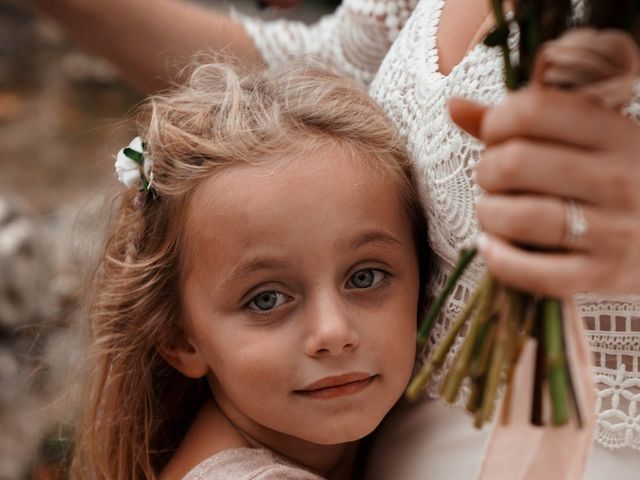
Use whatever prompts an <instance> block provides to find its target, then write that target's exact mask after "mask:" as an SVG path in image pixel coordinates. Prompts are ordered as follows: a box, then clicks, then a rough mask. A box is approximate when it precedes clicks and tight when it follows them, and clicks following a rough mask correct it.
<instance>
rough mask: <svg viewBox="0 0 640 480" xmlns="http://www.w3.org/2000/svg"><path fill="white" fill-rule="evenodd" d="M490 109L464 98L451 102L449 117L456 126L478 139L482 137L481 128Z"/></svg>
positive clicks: (453, 99)
mask: <svg viewBox="0 0 640 480" xmlns="http://www.w3.org/2000/svg"><path fill="white" fill-rule="evenodd" d="M487 109H488V107H486V106H484V105H479V104H477V103H474V102H472V101H470V100H466V99H464V98H456V97H454V98H451V99H450V100H449V115H450V116H451V119H452V120H453V121H454V123H455V124H456V125H458V126H459V127H460V128H462V129H463V130H464V131H466V132H467V133H469V134H470V135H473V136H474V137H476V138H479V137H480V126H481V125H482V119H483V117H484V114H485V112H486V111H487Z"/></svg>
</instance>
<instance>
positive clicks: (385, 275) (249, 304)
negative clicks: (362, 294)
mask: <svg viewBox="0 0 640 480" xmlns="http://www.w3.org/2000/svg"><path fill="white" fill-rule="evenodd" d="M367 271H371V272H374V281H375V275H376V274H382V278H380V279H379V280H378V281H377V282H375V283H373V284H372V285H370V286H368V287H357V286H349V284H353V278H354V277H355V276H356V275H357V274H358V273H361V272H367ZM390 276H391V274H390V273H389V272H387V271H385V270H382V269H380V268H361V269H359V270H357V271H355V272H354V273H353V274H352V275H350V276H349V279H348V281H347V286H346V288H347V289H349V290H361V291H364V290H371V289H375V288H379V287H381V286H383V285H385V284H386V283H387V282H388V280H389V277H390ZM271 293H273V294H275V295H277V296H278V297H279V298H278V299H277V300H276V305H275V306H274V307H272V308H270V309H268V310H262V309H260V308H259V307H258V306H257V305H256V304H255V302H256V300H257V299H258V298H259V297H260V296H261V295H265V294H271ZM283 298H284V299H285V300H286V299H291V298H292V297H291V296H289V295H286V294H284V293H282V292H279V291H277V290H263V291H262V292H258V293H256V294H255V295H254V296H253V297H251V298H250V299H249V301H248V302H247V303H246V304H245V308H246V309H248V310H250V311H251V312H253V313H255V314H258V315H269V314H271V313H272V312H274V311H275V310H277V309H278V308H280V307H281V306H282V305H284V304H286V303H288V302H286V301H285V302H282V303H279V304H278V302H280V301H281V300H282V299H283ZM252 305H254V307H252Z"/></svg>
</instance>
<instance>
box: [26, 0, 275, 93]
mask: <svg viewBox="0 0 640 480" xmlns="http://www.w3.org/2000/svg"><path fill="white" fill-rule="evenodd" d="M30 1H31V2H32V3H33V4H34V5H36V6H37V7H38V8H39V9H40V10H41V11H43V12H44V13H46V14H47V15H49V16H50V17H52V18H54V19H55V20H56V21H58V22H59V23H60V24H61V25H62V26H63V28H64V29H65V30H66V31H67V33H68V34H69V35H70V36H71V37H72V38H74V39H75V40H77V41H78V42H79V43H80V44H82V45H84V46H85V47H86V48H88V49H90V50H92V51H94V52H96V53H98V54H100V55H102V56H104V57H105V58H107V59H109V60H110V61H111V62H113V63H114V64H115V65H116V66H117V67H118V68H119V69H120V70H121V71H122V73H123V74H124V76H125V77H126V78H127V79H128V80H129V81H130V82H131V83H133V84H134V85H135V86H137V87H138V88H140V89H141V90H143V91H145V92H152V91H155V90H159V89H162V88H165V87H168V86H169V85H170V84H171V83H172V82H173V81H175V80H178V81H179V73H180V71H181V69H182V68H183V67H184V66H185V65H188V64H189V63H190V61H191V58H192V57H193V55H194V54H195V53H197V52H198V51H201V50H211V51H216V52H221V51H222V52H226V53H227V54H228V55H229V57H231V58H236V59H237V60H238V61H240V62H252V63H256V62H262V57H261V55H260V53H259V52H258V50H257V48H256V46H255V45H254V43H253V40H252V39H251V38H250V37H249V36H248V34H247V32H246V30H245V29H244V28H243V27H242V25H240V24H239V23H238V22H236V21H234V20H232V19H231V18H230V17H229V16H228V15H225V14H224V13H221V12H217V11H215V10H213V9H209V8H205V7H202V6H199V5H196V4H193V3H190V2H185V1H178V0H30Z"/></svg>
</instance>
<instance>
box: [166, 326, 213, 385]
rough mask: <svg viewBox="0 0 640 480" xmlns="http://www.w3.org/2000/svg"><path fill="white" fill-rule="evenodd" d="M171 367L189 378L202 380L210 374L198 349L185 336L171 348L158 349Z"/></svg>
mask: <svg viewBox="0 0 640 480" xmlns="http://www.w3.org/2000/svg"><path fill="white" fill-rule="evenodd" d="M158 351H159V352H160V355H162V358H164V359H165V360H166V361H167V363H168V364H169V365H171V366H172V367H173V368H175V369H176V370H178V371H179V372H181V373H182V374H183V375H185V376H187V377H189V378H201V377H204V376H205V375H206V374H207V373H208V372H209V365H208V364H207V362H206V360H205V359H204V357H203V356H202V355H201V354H200V352H199V351H198V349H197V347H195V346H194V345H192V344H191V342H190V341H189V340H188V339H186V338H185V337H184V336H183V337H182V338H181V339H180V340H176V341H175V343H174V344H173V345H171V346H169V347H166V346H165V347H164V348H158Z"/></svg>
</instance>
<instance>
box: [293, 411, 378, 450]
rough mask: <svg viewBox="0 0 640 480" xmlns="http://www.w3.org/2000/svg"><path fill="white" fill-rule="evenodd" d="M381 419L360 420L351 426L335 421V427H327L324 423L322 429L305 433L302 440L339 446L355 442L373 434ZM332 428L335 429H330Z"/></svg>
mask: <svg viewBox="0 0 640 480" xmlns="http://www.w3.org/2000/svg"><path fill="white" fill-rule="evenodd" d="M382 418H384V417H380V418H378V419H368V420H369V421H362V419H361V420H360V421H358V422H354V423H352V424H351V425H349V424H347V423H346V422H343V423H342V424H341V425H340V424H339V422H340V420H339V419H337V420H336V423H335V425H327V423H325V424H324V428H318V429H314V431H313V432H308V431H307V432H305V435H304V437H303V438H304V439H305V440H307V441H309V442H312V443H315V444H318V445H339V444H342V443H349V442H355V441H357V440H360V439H362V438H364V437H366V436H367V435H369V434H370V433H371V432H373V431H374V430H375V429H376V428H377V427H378V425H380V422H381V421H382ZM332 426H335V427H336V428H335V429H330V427H332Z"/></svg>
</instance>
